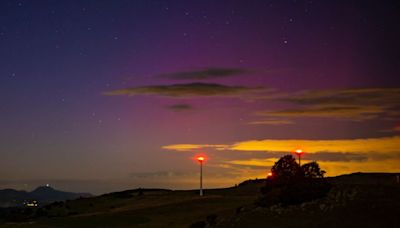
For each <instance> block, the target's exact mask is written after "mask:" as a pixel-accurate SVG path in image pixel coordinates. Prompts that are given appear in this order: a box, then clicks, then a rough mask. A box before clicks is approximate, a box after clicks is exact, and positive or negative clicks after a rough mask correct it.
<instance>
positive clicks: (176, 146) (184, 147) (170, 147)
mask: <svg viewBox="0 0 400 228" xmlns="http://www.w3.org/2000/svg"><path fill="white" fill-rule="evenodd" d="M227 146H228V145H223V144H221V145H211V144H173V145H167V146H163V147H162V149H165V150H175V151H193V150H197V149H204V148H213V149H217V150H221V149H224V148H226V147H227Z"/></svg>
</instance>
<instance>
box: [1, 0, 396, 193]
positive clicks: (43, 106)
mask: <svg viewBox="0 0 400 228" xmlns="http://www.w3.org/2000/svg"><path fill="white" fill-rule="evenodd" d="M399 11H400V4H399V3H398V2H396V1H311V0H308V1H300V0H298V1H296V0H290V1H289V0H288V1H266V0H263V1H256V0H254V1H208V0H204V1H153V0H143V1H128V0H116V1H105V0H104V1H101V0H98V1H89V0H80V1H74V0H72V1H61V0H60V1H50V0H49V1H46V0H43V1H24V0H4V1H1V2H0V96H1V99H0V113H1V116H0V155H1V159H0V188H16V189H26V190H30V189H33V188H35V187H36V186H37V185H44V184H50V185H51V186H54V187H55V188H59V189H63V190H70V191H86V192H92V193H95V194H99V193H104V192H109V191H117V190H123V189H128V188H136V187H165V188H173V189H190V188H196V187H197V185H198V165H197V164H196V162H195V161H193V157H194V156H195V155H196V154H198V153H203V154H206V155H207V157H208V161H207V163H206V164H205V169H204V172H205V174H204V178H205V179H204V184H205V187H208V188H210V187H223V186H231V185H233V184H236V183H239V182H241V181H242V180H245V179H248V178H257V177H258V178H262V177H265V175H266V173H267V172H268V170H269V169H270V167H271V166H272V165H273V164H274V162H275V161H276V160H277V159H278V158H279V157H281V156H282V155H285V154H290V153H292V152H293V151H294V150H295V149H298V148H301V149H303V150H304V151H305V154H304V161H305V162H307V161H312V160H317V161H318V162H319V163H320V165H321V166H322V168H323V169H325V170H326V171H327V175H328V176H335V175H339V174H344V173H351V172H358V171H363V172H400V165H399V164H400V149H399V148H400V147H399V145H400V136H399V132H400V121H399V119H400V103H399V100H400V80H399V79H398V77H399V73H400V45H399V40H400V27H399V24H400V16H399V15H398V12H399Z"/></svg>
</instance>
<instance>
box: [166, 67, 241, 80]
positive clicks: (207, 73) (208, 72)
mask: <svg viewBox="0 0 400 228" xmlns="http://www.w3.org/2000/svg"><path fill="white" fill-rule="evenodd" d="M248 72H249V70H246V69H241V68H217V67H215V68H214V67H211V68H205V69H199V70H190V71H189V70H188V71H181V72H174V73H167V74H160V75H159V77H164V78H169V79H176V80H206V79H214V78H224V77H231V76H235V75H240V74H244V73H248Z"/></svg>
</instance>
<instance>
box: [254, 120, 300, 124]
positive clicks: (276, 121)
mask: <svg viewBox="0 0 400 228" xmlns="http://www.w3.org/2000/svg"><path fill="white" fill-rule="evenodd" d="M249 124H252V125H287V124H294V122H293V121H292V120H287V119H282V120H277V119H269V120H258V121H252V122H249Z"/></svg>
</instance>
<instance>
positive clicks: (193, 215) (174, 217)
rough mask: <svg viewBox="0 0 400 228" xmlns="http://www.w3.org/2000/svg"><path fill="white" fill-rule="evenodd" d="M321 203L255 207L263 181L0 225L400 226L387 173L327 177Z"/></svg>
mask: <svg viewBox="0 0 400 228" xmlns="http://www.w3.org/2000/svg"><path fill="white" fill-rule="evenodd" d="M330 181H331V182H332V183H333V184H334V188H333V189H332V190H331V192H330V193H329V196H328V197H326V198H325V199H320V200H316V201H313V202H310V203H306V204H304V205H299V206H292V207H288V208H280V207H273V208H259V207H256V206H255V205H254V201H255V200H256V199H257V197H258V196H259V194H260V188H261V186H262V185H263V183H249V184H247V185H244V186H239V187H235V188H225V189H214V190H212V189H211V190H207V191H206V192H205V196H203V197H200V196H198V192H197V191H169V190H151V191H143V194H140V193H139V192H138V191H126V192H121V193H113V194H108V195H103V196H99V197H93V198H87V199H78V200H73V201H67V202H65V203H62V204H56V205H52V206H51V207H48V208H47V209H46V216H42V217H39V218H35V219H31V220H29V221H25V222H21V223H10V222H3V223H0V227H77V228H78V227H189V226H190V225H191V224H193V223H194V222H197V221H207V217H209V218H210V217H214V218H216V219H215V220H216V222H217V224H216V227H266V226H268V227H400V220H399V218H400V216H399V213H400V185H399V184H396V182H395V176H394V175H391V174H381V176H379V175H378V176H377V174H368V175H366V174H355V175H349V176H342V177H336V178H331V179H330Z"/></svg>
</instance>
